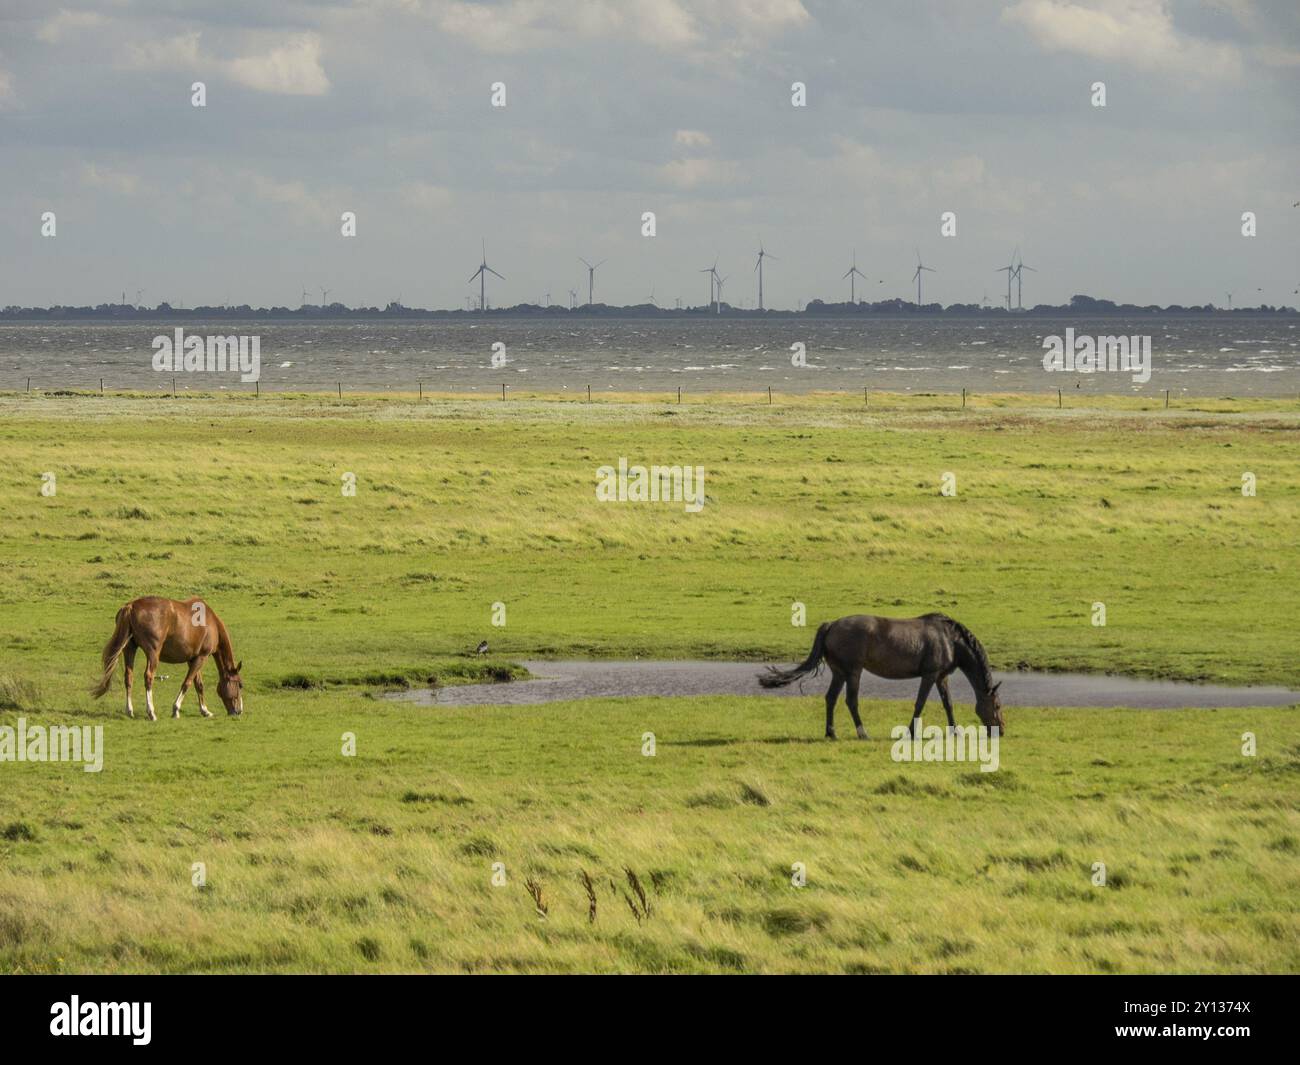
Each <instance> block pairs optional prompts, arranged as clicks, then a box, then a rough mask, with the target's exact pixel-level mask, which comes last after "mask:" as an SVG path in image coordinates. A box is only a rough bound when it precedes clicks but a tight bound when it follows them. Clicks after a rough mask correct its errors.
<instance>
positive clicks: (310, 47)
mask: <svg viewBox="0 0 1300 1065" xmlns="http://www.w3.org/2000/svg"><path fill="white" fill-rule="evenodd" d="M320 52H321V42H320V38H319V37H318V36H317V35H316V34H314V33H303V34H299V35H297V36H295V37H292V38H290V39H289V41H287V42H286V43H285V44H283V45H280V46H279V47H277V48H272V49H271V50H270V51H269V52H267V53H265V54H264V55H252V56H244V57H242V58H239V59H232V60H231V61H230V62H229V63H227V64H226V69H227V71H228V72H229V74H230V76H231V77H232V78H233V79H234V80H235V81H237V82H239V84H241V85H245V86H247V87H248V88H250V89H257V90H258V91H259V92H275V93H283V94H285V95H289V96H323V95H324V94H325V93H327V92H329V87H330V83H329V78H327V77H326V76H325V70H324V68H322V67H321V63H320Z"/></svg>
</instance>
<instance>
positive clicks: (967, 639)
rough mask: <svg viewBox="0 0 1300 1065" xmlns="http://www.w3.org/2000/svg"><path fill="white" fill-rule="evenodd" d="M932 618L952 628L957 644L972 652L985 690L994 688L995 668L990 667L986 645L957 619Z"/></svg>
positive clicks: (944, 616)
mask: <svg viewBox="0 0 1300 1065" xmlns="http://www.w3.org/2000/svg"><path fill="white" fill-rule="evenodd" d="M930 616H931V617H933V618H936V619H938V620H940V621H942V622H944V624H946V625H947V626H948V627H949V628H951V629H952V634H953V637H954V638H955V639H956V641H957V643H958V644H960V645H961V646H963V647H964V648H965V649H966V650H967V651H969V652H970V655H971V657H972V658H973V659H974V665H975V671H976V672H977V673H978V674H979V678H980V682H981V683H982V684H983V685H984V690H985V691H988V690H989V689H990V688H991V687H993V668H992V667H991V666H990V665H989V656H988V654H987V653H986V652H985V650H984V645H983V644H982V643H980V642H979V639H978V638H977V637H976V635H975V634H974V633H973V632H971V631H970V629H968V628H967V627H966V626H965V625H963V624H962V623H961V622H960V621H958V620H957V619H956V618H950V617H949V616H948V615H947V614H931V615H930Z"/></svg>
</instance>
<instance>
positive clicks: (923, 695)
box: [909, 677, 934, 739]
mask: <svg viewBox="0 0 1300 1065" xmlns="http://www.w3.org/2000/svg"><path fill="white" fill-rule="evenodd" d="M933 686H934V678H933V677H922V678H921V688H920V690H919V691H918V692H917V693H916V712H915V713H914V714H912V724H911V725H910V726H909V728H910V731H911V733H912V738H913V739H915V738H916V723H917V722H918V721H919V720H921V711H922V710H924V709H925V701H926V699H928V698H930V689H931V688H932V687H933Z"/></svg>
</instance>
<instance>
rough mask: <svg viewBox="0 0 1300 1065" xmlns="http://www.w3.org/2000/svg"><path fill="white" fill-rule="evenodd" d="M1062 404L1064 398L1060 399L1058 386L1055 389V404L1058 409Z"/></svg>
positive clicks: (1063, 403)
mask: <svg viewBox="0 0 1300 1065" xmlns="http://www.w3.org/2000/svg"><path fill="white" fill-rule="evenodd" d="M1064 405H1065V402H1064V400H1062V399H1061V390H1060V389H1059V388H1058V389H1057V390H1056V406H1057V408H1058V409H1059V408H1060V407H1063V406H1064Z"/></svg>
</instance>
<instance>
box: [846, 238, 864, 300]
mask: <svg viewBox="0 0 1300 1065" xmlns="http://www.w3.org/2000/svg"><path fill="white" fill-rule="evenodd" d="M844 277H847V278H848V279H849V302H850V303H853V304H856V303H857V302H858V290H857V288H856V287H855V286H854V282H855V281H856V280H857V279H858V278H859V277H860V278H862V280H863V281H865V280H866V279H867V275H866V274H864V273H863V272H862V271H861V270H859V269H858V252H857V249H856V248H855V249H854V250H853V265H852V266H850V267H849V268H848V269H847V270H846V271H845V272H844ZM844 277H841V278H840V280H841V281H843V280H844Z"/></svg>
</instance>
